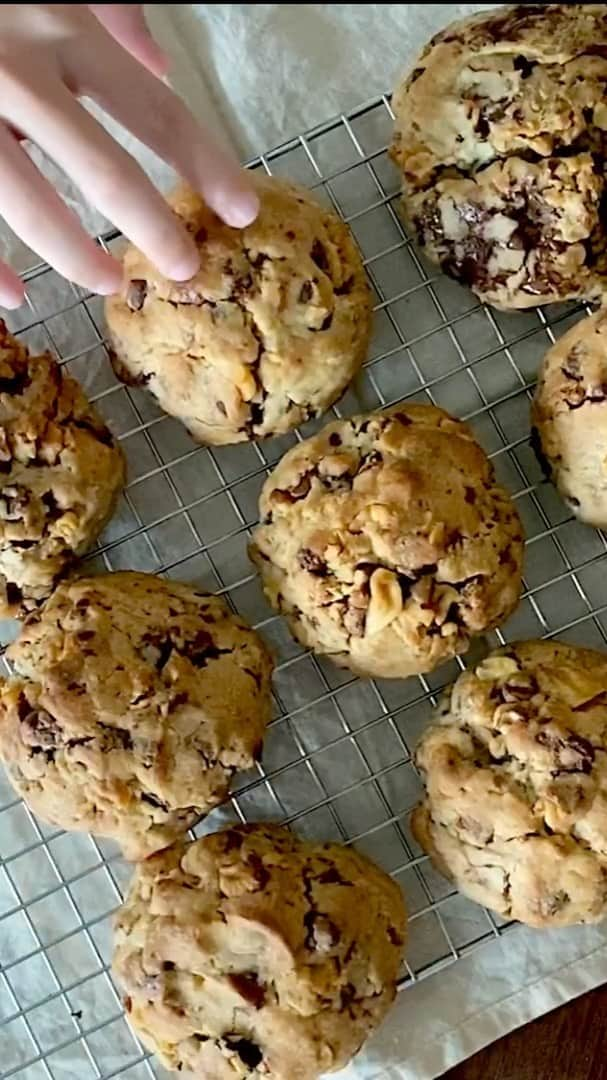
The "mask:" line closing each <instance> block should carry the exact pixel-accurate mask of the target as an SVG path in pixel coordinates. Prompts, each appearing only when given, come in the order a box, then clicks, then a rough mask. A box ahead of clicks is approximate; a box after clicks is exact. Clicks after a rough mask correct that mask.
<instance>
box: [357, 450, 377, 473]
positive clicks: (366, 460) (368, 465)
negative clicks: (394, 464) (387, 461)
mask: <svg viewBox="0 0 607 1080" xmlns="http://www.w3.org/2000/svg"><path fill="white" fill-rule="evenodd" d="M383 460H384V459H383V455H382V454H380V452H379V450H371V453H369V454H365V455H364V456H363V457H361V459H360V464H359V466H358V469H357V473H358V474H359V475H360V473H364V472H366V471H367V469H374V468H375V467H376V466H377V465H382V464H383Z"/></svg>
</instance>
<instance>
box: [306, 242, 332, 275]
mask: <svg viewBox="0 0 607 1080" xmlns="http://www.w3.org/2000/svg"><path fill="white" fill-rule="evenodd" d="M310 258H311V259H312V262H314V263H316V265H317V267H318V269H319V270H322V272H323V274H328V273H329V256H328V255H327V251H326V248H325V246H324V244H321V242H320V240H315V241H314V243H313V244H312V250H311V251H310Z"/></svg>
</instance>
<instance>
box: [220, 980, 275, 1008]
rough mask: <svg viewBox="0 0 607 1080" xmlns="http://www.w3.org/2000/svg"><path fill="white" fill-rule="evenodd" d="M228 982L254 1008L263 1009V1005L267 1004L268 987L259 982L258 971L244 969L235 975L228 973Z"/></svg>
mask: <svg viewBox="0 0 607 1080" xmlns="http://www.w3.org/2000/svg"><path fill="white" fill-rule="evenodd" d="M228 982H229V983H230V986H232V987H233V988H234V990H235V991H236V993H237V994H239V995H240V997H241V998H243V1000H244V1001H246V1002H247V1004H248V1005H252V1006H253V1008H254V1009H261V1006H262V1005H264V1004H265V1000H266V990H267V987H266V986H265V985H264V983H260V982H259V980H258V977H257V974H256V972H254V971H242V972H238V973H237V974H235V975H228Z"/></svg>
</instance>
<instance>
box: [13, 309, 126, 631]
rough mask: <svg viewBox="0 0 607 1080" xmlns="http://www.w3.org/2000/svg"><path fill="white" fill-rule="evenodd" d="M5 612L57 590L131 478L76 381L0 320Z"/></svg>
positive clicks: (16, 612)
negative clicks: (35, 352)
mask: <svg viewBox="0 0 607 1080" xmlns="http://www.w3.org/2000/svg"><path fill="white" fill-rule="evenodd" d="M0 473H1V476H0V480H1V491H0V618H7V617H8V616H23V615H26V614H27V612H28V611H31V610H32V609H33V608H35V607H37V606H38V605H39V604H40V603H41V602H42V601H43V600H45V599H46V598H47V596H49V595H50V593H51V591H52V589H53V586H54V584H55V582H56V581H57V580H58V579H59V578H60V577H61V575H62V574H64V573H65V571H66V570H67V569H68V568H69V567H70V566H71V565H72V563H73V562H74V561H75V559H76V557H77V556H79V555H83V554H84V552H85V551H86V550H87V549H88V548H89V547H90V546H91V545H92V544H93V542H94V541H95V540H96V538H97V536H98V535H99V533H100V532H101V530H102V528H103V526H104V525H105V523H106V521H107V520H108V518H109V517H110V515H111V513H112V510H113V508H114V504H115V502H116V499H117V497H118V494H119V492H120V490H121V488H122V487H123V485H124V482H125V462H124V456H123V454H122V451H121V449H120V447H119V446H118V444H117V443H116V441H115V440H114V438H113V436H112V435H111V433H110V432H109V431H108V429H107V427H106V426H105V424H104V422H103V420H102V419H101V417H100V416H99V414H98V413H97V411H96V409H94V408H93V406H92V405H91V404H90V403H89V402H88V401H87V399H86V397H85V396H84V394H83V392H82V390H81V388H80V386H79V385H78V383H77V382H76V381H75V380H74V379H72V378H70V376H69V375H67V374H66V372H65V369H64V368H61V367H60V366H59V364H58V363H57V361H56V360H54V359H53V357H52V356H50V355H49V354H48V353H44V354H43V355H42V356H30V354H29V352H28V350H27V349H26V348H25V346H24V345H23V344H22V343H21V342H20V341H19V340H18V339H17V338H15V337H13V335H12V334H10V333H9V332H8V330H7V328H6V325H5V323H4V322H3V321H2V320H1V319H0Z"/></svg>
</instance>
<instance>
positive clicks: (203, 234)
mask: <svg viewBox="0 0 607 1080" xmlns="http://www.w3.org/2000/svg"><path fill="white" fill-rule="evenodd" d="M208 238H209V232H208V229H206V228H205V226H204V225H201V226H200V228H199V229H197V231H196V235H195V236H194V239H195V241H196V243H197V244H206V242H207V240H208Z"/></svg>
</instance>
